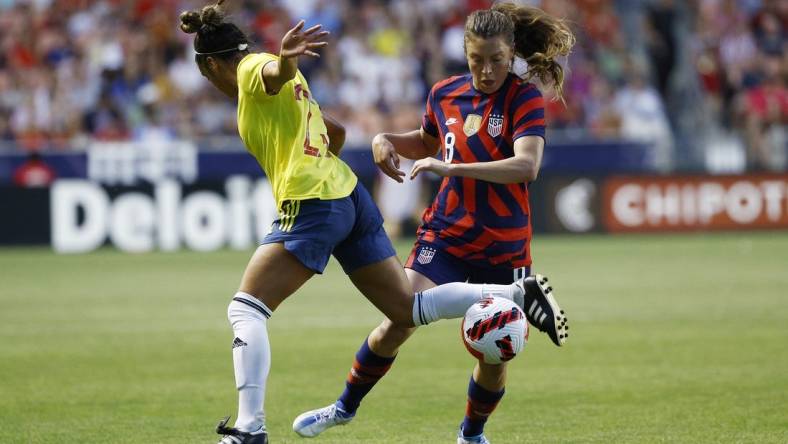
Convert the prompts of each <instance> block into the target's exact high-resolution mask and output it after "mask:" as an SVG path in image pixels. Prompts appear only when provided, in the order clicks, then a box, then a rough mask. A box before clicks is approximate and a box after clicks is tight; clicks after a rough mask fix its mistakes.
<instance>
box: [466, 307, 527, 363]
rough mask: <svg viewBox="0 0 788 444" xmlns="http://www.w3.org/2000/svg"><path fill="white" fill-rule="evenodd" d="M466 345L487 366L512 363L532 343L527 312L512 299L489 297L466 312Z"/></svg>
mask: <svg viewBox="0 0 788 444" xmlns="http://www.w3.org/2000/svg"><path fill="white" fill-rule="evenodd" d="M462 342H463V343H464V344H465V348H467V349H468V351H469V352H470V353H471V354H472V355H473V356H475V357H476V358H477V359H479V360H480V361H484V362H485V363H487V364H500V363H502V362H506V361H510V360H512V359H513V358H514V357H515V356H517V354H518V353H520V352H521V351H522V350H523V347H525V344H526V342H528V323H527V322H526V320H525V313H523V311H522V310H521V309H520V307H518V306H517V304H515V303H514V302H512V301H510V300H508V299H504V298H496V297H486V298H484V299H482V300H480V301H479V302H477V303H475V304H473V305H471V308H469V309H468V311H467V312H465V319H463V320H462Z"/></svg>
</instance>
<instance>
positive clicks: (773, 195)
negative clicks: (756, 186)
mask: <svg viewBox="0 0 788 444" xmlns="http://www.w3.org/2000/svg"><path fill="white" fill-rule="evenodd" d="M761 189H762V190H763V196H764V198H765V199H766V217H768V218H769V220H770V221H772V222H775V221H778V220H780V217H781V216H782V207H781V205H782V201H783V199H784V198H785V191H786V189H785V187H784V186H783V183H782V182H779V181H768V182H763V183H761Z"/></svg>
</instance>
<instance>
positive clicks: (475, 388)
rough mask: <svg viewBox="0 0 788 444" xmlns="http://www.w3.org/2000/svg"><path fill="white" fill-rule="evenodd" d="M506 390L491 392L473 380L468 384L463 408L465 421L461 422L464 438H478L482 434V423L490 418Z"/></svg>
mask: <svg viewBox="0 0 788 444" xmlns="http://www.w3.org/2000/svg"><path fill="white" fill-rule="evenodd" d="M505 391H506V390H503V389H502V390H501V391H500V392H491V391H489V390H487V389H485V388H484V387H482V386H480V385H479V384H477V383H476V381H474V380H473V376H471V382H469V383H468V403H467V404H466V407H465V420H464V421H463V422H462V434H463V435H464V436H478V435H481V434H482V433H483V432H484V423H486V422H487V418H489V417H490V415H491V414H492V412H493V410H495V407H496V406H497V405H498V401H500V400H501V398H503V394H504V392H505Z"/></svg>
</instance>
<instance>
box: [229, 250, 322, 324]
mask: <svg viewBox="0 0 788 444" xmlns="http://www.w3.org/2000/svg"><path fill="white" fill-rule="evenodd" d="M314 274H315V272H314V271H312V270H310V269H309V268H307V267H306V266H304V264H302V263H301V261H299V260H298V259H297V258H296V257H295V256H294V255H293V254H292V253H290V252H289V251H287V250H286V249H285V247H284V245H283V244H282V243H270V244H264V245H260V246H259V247H257V250H256V251H255V252H254V255H252V258H251V259H250V260H249V264H248V265H247V266H246V271H244V275H243V277H242V278H241V285H240V287H239V290H240V291H242V292H244V293H248V294H250V295H252V296H254V297H256V298H257V299H259V300H261V301H262V302H263V303H264V304H265V305H266V306H268V308H270V309H271V310H275V309H276V307H278V306H279V304H281V303H282V301H284V300H285V299H287V297H288V296H290V295H291V294H293V293H295V291H296V290H298V289H299V288H300V287H301V286H302V285H304V282H306V281H308V280H309V278H311V277H312V276H313V275H314Z"/></svg>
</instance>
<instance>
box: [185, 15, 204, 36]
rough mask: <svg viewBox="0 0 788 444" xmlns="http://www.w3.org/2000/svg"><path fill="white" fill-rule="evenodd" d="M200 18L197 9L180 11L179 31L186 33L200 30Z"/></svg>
mask: <svg viewBox="0 0 788 444" xmlns="http://www.w3.org/2000/svg"><path fill="white" fill-rule="evenodd" d="M201 26H202V20H200V13H199V12H197V11H183V12H182V13H181V31H183V32H185V33H186V34H194V33H195V32H197V31H199V30H200V27H201Z"/></svg>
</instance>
